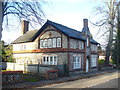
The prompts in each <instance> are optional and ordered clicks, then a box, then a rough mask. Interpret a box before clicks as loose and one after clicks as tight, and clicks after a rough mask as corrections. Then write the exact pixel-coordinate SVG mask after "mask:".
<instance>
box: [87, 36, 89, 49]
mask: <svg viewBox="0 0 120 90" xmlns="http://www.w3.org/2000/svg"><path fill="white" fill-rule="evenodd" d="M87 47H89V38H88V37H87Z"/></svg>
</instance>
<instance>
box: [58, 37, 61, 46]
mask: <svg viewBox="0 0 120 90" xmlns="http://www.w3.org/2000/svg"><path fill="white" fill-rule="evenodd" d="M57 47H61V38H57Z"/></svg>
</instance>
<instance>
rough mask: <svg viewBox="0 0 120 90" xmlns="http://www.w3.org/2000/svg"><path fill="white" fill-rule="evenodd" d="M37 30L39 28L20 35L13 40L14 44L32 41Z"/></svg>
mask: <svg viewBox="0 0 120 90" xmlns="http://www.w3.org/2000/svg"><path fill="white" fill-rule="evenodd" d="M37 31H38V30H31V31H27V33H25V34H24V35H23V36H20V37H18V38H17V39H16V40H15V41H13V42H12V44H15V43H24V42H31V41H32V37H33V36H34V35H35V33H36V32H37Z"/></svg>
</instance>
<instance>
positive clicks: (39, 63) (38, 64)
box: [38, 59, 40, 76]
mask: <svg viewBox="0 0 120 90" xmlns="http://www.w3.org/2000/svg"><path fill="white" fill-rule="evenodd" d="M39 66H40V60H39V59H38V76H39Z"/></svg>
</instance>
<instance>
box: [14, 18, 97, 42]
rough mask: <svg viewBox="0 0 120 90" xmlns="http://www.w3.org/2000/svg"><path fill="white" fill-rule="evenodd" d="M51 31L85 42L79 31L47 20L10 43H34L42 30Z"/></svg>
mask: <svg viewBox="0 0 120 90" xmlns="http://www.w3.org/2000/svg"><path fill="white" fill-rule="evenodd" d="M52 29H56V30H58V31H59V32H61V33H63V34H64V35H66V36H68V37H71V38H74V39H78V40H82V41H86V40H85V39H84V38H83V37H82V34H81V32H80V31H77V30H74V29H72V28H69V27H66V26H64V25H61V24H58V23H55V22H52V21H49V20H47V22H46V23H45V24H44V25H43V26H42V27H41V28H40V29H39V30H38V31H36V32H32V31H28V32H27V33H26V34H24V35H23V36H21V37H19V38H17V39H16V40H15V41H13V42H12V43H13V44H15V43H23V42H32V41H34V40H35V39H36V38H38V37H39V35H40V34H41V33H42V32H43V31H44V30H52ZM91 42H93V43H95V44H98V43H97V42H96V41H95V40H93V39H92V40H91Z"/></svg>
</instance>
